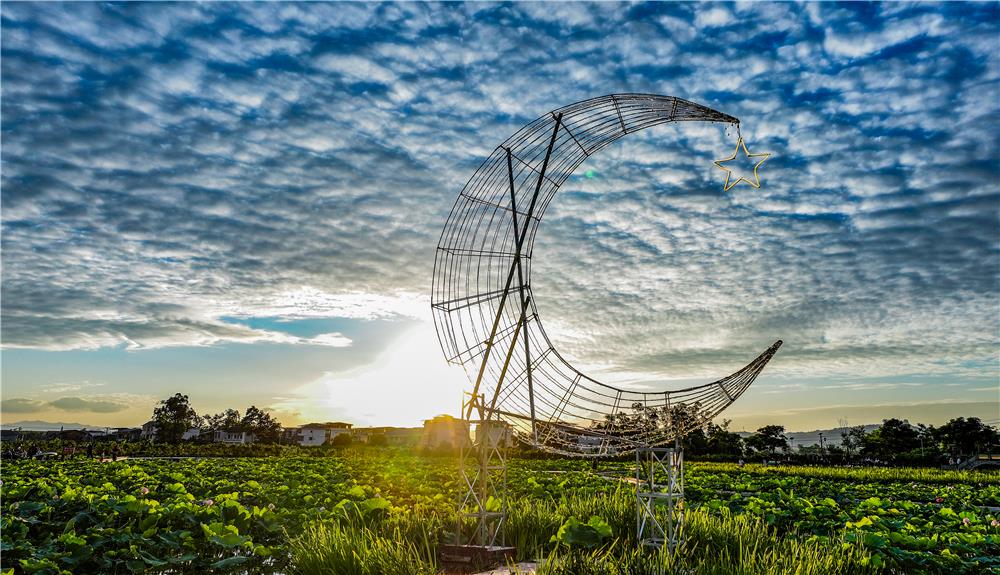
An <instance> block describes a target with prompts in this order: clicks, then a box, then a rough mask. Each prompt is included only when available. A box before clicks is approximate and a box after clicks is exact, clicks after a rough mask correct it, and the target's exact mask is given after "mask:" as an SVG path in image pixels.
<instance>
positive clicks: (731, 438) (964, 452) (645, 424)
mask: <svg viewBox="0 0 1000 575" xmlns="http://www.w3.org/2000/svg"><path fill="white" fill-rule="evenodd" d="M699 409H700V406H699V405H697V404H693V405H675V406H671V407H669V408H668V407H661V408H650V407H647V406H645V405H643V404H641V403H636V404H633V405H632V410H631V412H624V411H622V412H618V413H615V414H612V415H607V416H605V418H604V421H601V422H599V423H597V424H595V425H594V426H593V427H594V428H596V429H599V430H602V431H610V432H617V433H642V432H649V431H654V430H656V429H666V428H668V427H670V426H680V427H682V428H690V427H691V424H692V423H693V422H697V421H700V420H701V418H700V417H699ZM729 424H730V420H728V419H727V420H723V421H722V423H721V424H716V423H712V422H710V423H708V424H706V425H704V426H702V427H696V428H695V429H693V430H692V431H690V432H688V433H687V434H685V435H684V436H683V437H682V438H681V439H680V444H681V446H682V447H683V448H684V451H685V453H686V454H687V455H692V456H701V457H705V458H708V459H727V460H736V459H739V458H743V457H748V458H749V457H770V458H774V457H777V456H779V455H780V456H782V457H786V458H789V459H799V460H809V459H813V460H824V461H829V462H840V463H845V462H858V461H865V460H868V461H872V462H874V461H877V462H882V463H893V464H909V465H939V464H942V463H946V462H948V460H949V459H951V458H955V457H963V456H969V455H972V454H974V453H977V452H979V451H984V450H987V449H989V448H991V447H993V448H994V449H996V446H998V445H1000V432H998V430H997V429H996V428H995V427H992V426H990V425H986V424H985V423H983V422H982V420H980V419H979V418H978V417H968V418H966V417H956V418H954V419H951V420H949V421H948V422H947V423H945V424H944V425H941V426H939V427H935V426H933V425H924V424H922V423H918V424H916V425H913V424H911V423H910V422H909V421H908V420H906V419H896V418H891V419H885V420H883V421H882V425H881V426H879V427H878V428H877V429H874V430H872V431H870V432H869V431H867V429H866V427H865V426H863V425H858V426H854V427H845V428H843V429H842V430H841V432H840V439H841V442H840V445H825V444H824V445H819V444H814V445H810V446H801V447H799V448H798V449H797V450H793V447H794V446H793V445H792V439H791V438H789V437H788V435H787V434H786V431H785V427H784V426H782V425H765V426H763V427H761V428H759V429H757V431H756V432H755V433H753V434H751V435H749V436H747V437H745V438H744V437H742V436H741V435H740V434H738V433H735V432H733V431H730V430H729Z"/></svg>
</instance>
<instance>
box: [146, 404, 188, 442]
mask: <svg viewBox="0 0 1000 575" xmlns="http://www.w3.org/2000/svg"><path fill="white" fill-rule="evenodd" d="M153 423H154V424H156V438H157V439H158V440H159V441H164V442H167V443H180V441H181V438H182V437H183V436H184V432H185V431H187V430H188V429H190V428H192V427H197V426H198V423H199V419H198V414H197V413H195V411H194V409H193V408H192V407H191V402H190V401H189V400H188V396H186V395H184V394H181V393H175V394H174V396H173V397H170V398H168V399H164V400H162V401H160V403H159V405H157V406H156V408H155V409H154V410H153Z"/></svg>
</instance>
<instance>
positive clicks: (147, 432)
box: [126, 421, 201, 441]
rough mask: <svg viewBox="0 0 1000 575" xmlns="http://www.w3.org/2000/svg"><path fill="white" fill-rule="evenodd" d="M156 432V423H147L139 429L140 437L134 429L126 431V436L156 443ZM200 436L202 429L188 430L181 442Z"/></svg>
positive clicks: (193, 428)
mask: <svg viewBox="0 0 1000 575" xmlns="http://www.w3.org/2000/svg"><path fill="white" fill-rule="evenodd" d="M156 431H157V429H156V422H154V421H147V422H146V423H143V424H142V427H141V428H139V433H138V435H136V434H135V430H134V428H133V429H126V434H127V435H128V437H129V438H133V439H147V440H149V441H156ZM200 435H201V430H200V429H198V428H197V427H191V428H188V430H187V431H185V432H184V433H183V434H182V435H181V440H183V441H188V440H193V439H198V437H199V436H200Z"/></svg>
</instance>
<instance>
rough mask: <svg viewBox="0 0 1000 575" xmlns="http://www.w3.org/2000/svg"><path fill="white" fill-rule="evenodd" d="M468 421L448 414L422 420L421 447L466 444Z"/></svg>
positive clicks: (460, 445) (467, 440)
mask: <svg viewBox="0 0 1000 575" xmlns="http://www.w3.org/2000/svg"><path fill="white" fill-rule="evenodd" d="M469 441H470V438H469V422H468V421H464V420H461V419H458V418H455V417H452V416H450V415H439V416H437V417H435V418H434V419H427V420H425V421H424V429H423V435H422V438H421V441H420V444H421V446H422V447H431V448H434V447H451V448H456V447H462V446H464V445H468V443H469Z"/></svg>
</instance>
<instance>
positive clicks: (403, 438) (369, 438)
mask: <svg viewBox="0 0 1000 575" xmlns="http://www.w3.org/2000/svg"><path fill="white" fill-rule="evenodd" d="M351 432H352V433H351V435H352V436H353V438H354V441H356V442H358V443H369V444H372V445H395V446H404V447H405V446H416V445H417V444H419V443H420V437H421V436H422V435H423V433H424V429H423V428H422V427H356V428H354V429H352V430H351Z"/></svg>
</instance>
